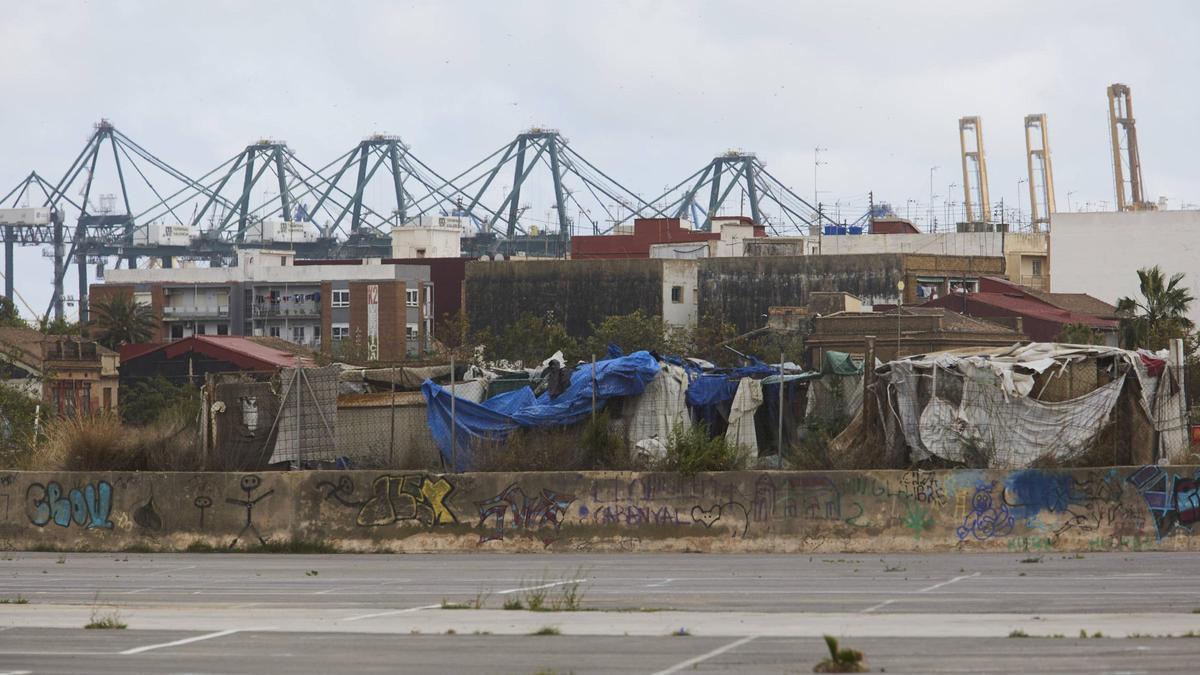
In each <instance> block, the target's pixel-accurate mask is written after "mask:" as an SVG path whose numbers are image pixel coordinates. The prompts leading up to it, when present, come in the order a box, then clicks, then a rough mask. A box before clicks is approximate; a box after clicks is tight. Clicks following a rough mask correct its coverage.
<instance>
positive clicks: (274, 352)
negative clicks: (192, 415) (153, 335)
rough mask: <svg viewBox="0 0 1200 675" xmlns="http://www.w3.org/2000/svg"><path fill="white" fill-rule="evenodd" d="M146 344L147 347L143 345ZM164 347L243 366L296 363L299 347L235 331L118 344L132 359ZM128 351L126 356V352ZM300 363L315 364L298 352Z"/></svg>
mask: <svg viewBox="0 0 1200 675" xmlns="http://www.w3.org/2000/svg"><path fill="white" fill-rule="evenodd" d="M146 347H149V349H146ZM159 350H164V352H165V355H166V357H167V358H175V357H176V356H179V355H180V354H186V353H187V352H191V351H195V352H198V353H200V354H203V355H205V356H208V357H210V358H214V359H220V360H222V361H228V362H229V363H232V364H234V365H236V366H238V367H239V368H244V369H246V370H275V369H277V368H290V367H294V366H295V365H296V359H297V356H298V354H297V353H296V351H298V350H284V349H280V348H278V347H275V346H271V345H269V344H263V343H262V342H259V341H258V340H257V339H256V338H248V337H240V336H236V335H195V336H192V337H189V338H184V339H182V340H176V341H174V342H168V343H165V344H150V345H125V346H124V347H122V348H121V361H122V362H123V363H124V362H126V361H127V360H134V359H137V358H139V357H142V356H145V355H146V354H149V353H151V352H156V351H159ZM126 354H128V356H126ZM299 359H300V364H301V365H302V366H306V367H311V366H313V365H315V362H314V361H313V359H312V358H310V357H307V356H299Z"/></svg>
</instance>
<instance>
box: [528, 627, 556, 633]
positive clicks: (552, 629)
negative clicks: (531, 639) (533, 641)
mask: <svg viewBox="0 0 1200 675" xmlns="http://www.w3.org/2000/svg"><path fill="white" fill-rule="evenodd" d="M530 635H562V631H560V630H559V629H558V628H557V627H556V626H542V627H541V628H539V629H537V630H535V631H533V632H532V633H530Z"/></svg>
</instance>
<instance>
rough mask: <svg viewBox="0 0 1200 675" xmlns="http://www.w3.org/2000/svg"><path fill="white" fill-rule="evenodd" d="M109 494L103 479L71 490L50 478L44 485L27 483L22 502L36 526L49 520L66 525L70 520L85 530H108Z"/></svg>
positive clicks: (110, 497)
mask: <svg viewBox="0 0 1200 675" xmlns="http://www.w3.org/2000/svg"><path fill="white" fill-rule="evenodd" d="M112 495H113V488H112V485H110V484H109V483H108V482H107V481H103V480H102V481H97V482H96V483H88V484H87V485H85V486H83V487H82V488H72V489H71V490H63V488H62V486H61V485H59V484H58V483H57V482H56V481H50V482H48V483H46V484H44V485H43V484H42V483H30V484H29V487H28V488H26V489H25V502H26V509H27V511H28V515H29V522H31V523H33V524H34V525H36V526H38V527H45V526H47V525H49V524H50V523H54V524H55V525H58V526H59V527H70V526H71V524H72V523H74V524H75V525H77V526H79V527H82V528H84V529H88V530H93V529H103V530H111V529H112V528H113V523H112V520H110V516H111V515H112Z"/></svg>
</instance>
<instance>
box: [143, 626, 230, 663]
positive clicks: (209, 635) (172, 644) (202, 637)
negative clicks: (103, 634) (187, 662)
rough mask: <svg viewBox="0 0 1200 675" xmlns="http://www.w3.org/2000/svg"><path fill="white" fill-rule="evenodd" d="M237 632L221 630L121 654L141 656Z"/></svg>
mask: <svg viewBox="0 0 1200 675" xmlns="http://www.w3.org/2000/svg"><path fill="white" fill-rule="evenodd" d="M236 632H238V630H237V629H236V628H231V629H229V630H221V631H217V632H216V633H207V634H205V635H197V636H195V637H190V638H184V639H182V640H173V641H171V642H161V643H159V644H156V645H146V646H145V647H134V648H133V649H126V650H125V651H123V652H121V655H122V656H129V655H131V654H141V653H143V652H148V651H152V650H155V649H165V648H167V647H178V646H180V645H186V644H191V643H193V642H200V641H201V640H211V639H213V638H219V637H225V636H226V635H233V634H234V633H236Z"/></svg>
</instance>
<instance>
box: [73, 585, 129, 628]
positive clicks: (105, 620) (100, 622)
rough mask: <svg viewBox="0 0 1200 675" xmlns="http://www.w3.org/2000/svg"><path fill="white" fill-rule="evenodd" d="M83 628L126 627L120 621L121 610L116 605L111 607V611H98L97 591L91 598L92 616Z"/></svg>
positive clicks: (98, 599)
mask: <svg viewBox="0 0 1200 675" xmlns="http://www.w3.org/2000/svg"><path fill="white" fill-rule="evenodd" d="M84 628H87V629H90V630H124V629H125V628H127V626H126V625H125V622H124V621H121V610H119V609H117V608H116V607H113V608H111V611H109V612H106V613H101V611H100V593H99V592H97V593H96V595H95V596H94V597H93V598H92V616H91V618H90V619H89V620H88V622H87V624H85V625H84Z"/></svg>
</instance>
